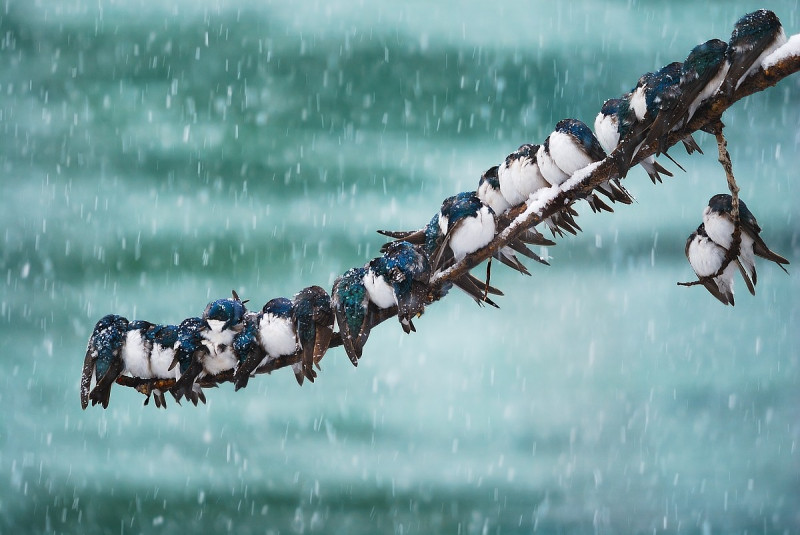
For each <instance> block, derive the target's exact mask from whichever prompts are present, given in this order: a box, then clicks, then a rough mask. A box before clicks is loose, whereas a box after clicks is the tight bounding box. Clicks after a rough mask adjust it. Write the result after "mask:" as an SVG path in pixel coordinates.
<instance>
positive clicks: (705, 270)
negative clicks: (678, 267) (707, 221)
mask: <svg viewBox="0 0 800 535" xmlns="http://www.w3.org/2000/svg"><path fill="white" fill-rule="evenodd" d="M685 252H686V258H687V259H688V260H689V264H690V265H691V266H692V269H693V270H694V272H695V274H696V275H697V277H698V279H699V281H700V283H702V285H703V286H705V288H706V290H708V291H709V292H710V293H711V295H713V296H714V297H716V298H717V299H719V301H720V302H721V303H722V304H724V305H731V306H733V305H734V304H735V303H734V300H733V277H734V273H735V271H736V267H737V266H738V267H739V270H740V271H741V272H742V274H743V275H744V269H743V268H742V265H741V264H740V263H739V261H738V260H737V259H733V260H731V261H729V262H728V265H727V266H725V265H724V263H725V256H726V254H727V252H728V251H727V249H725V248H724V247H722V246H721V245H719V244H717V243H715V242H714V241H713V240H712V239H711V238H709V237H708V234H706V229H705V227H704V226H703V224H702V223H701V224H700V226H699V227H697V230H696V231H694V232H693V233H692V234H690V235H689V238H688V239H687V240H686V249H685Z"/></svg>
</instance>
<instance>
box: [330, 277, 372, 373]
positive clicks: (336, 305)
mask: <svg viewBox="0 0 800 535" xmlns="http://www.w3.org/2000/svg"><path fill="white" fill-rule="evenodd" d="M366 274H367V268H365V267H354V268H350V269H348V270H347V271H345V272H344V274H342V275H341V276H339V277H337V279H336V280H335V281H334V283H333V289H332V290H331V305H332V307H333V312H334V314H335V316H336V324H337V325H338V326H339V334H340V336H341V338H342V345H343V346H344V350H345V352H346V353H347V356H348V358H349V359H350V362H351V363H352V364H353V366H358V361H359V359H360V358H361V355H362V351H363V348H364V344H366V342H367V339H368V338H369V333H370V330H371V329H372V327H374V326H375V318H376V309H377V305H375V303H373V302H372V300H371V299H370V297H369V293H368V292H367V287H366V285H365V284H364V277H365V276H366Z"/></svg>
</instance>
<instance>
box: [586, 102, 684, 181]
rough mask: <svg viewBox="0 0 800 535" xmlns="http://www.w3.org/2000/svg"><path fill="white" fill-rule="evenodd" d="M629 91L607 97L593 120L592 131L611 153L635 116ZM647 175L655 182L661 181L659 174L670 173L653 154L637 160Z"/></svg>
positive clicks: (629, 127) (607, 151)
mask: <svg viewBox="0 0 800 535" xmlns="http://www.w3.org/2000/svg"><path fill="white" fill-rule="evenodd" d="M629 99H630V93H628V94H627V95H625V96H624V97H622V98H612V99H608V100H606V101H605V102H604V103H603V106H602V107H601V108H600V113H598V114H597V117H596V118H595V120H594V133H595V135H596V136H597V140H598V141H599V142H600V145H601V146H602V147H603V150H605V151H606V153H608V154H611V153H612V152H614V150H616V148H617V146H618V145H619V142H620V139H622V138H624V137H625V136H627V135H628V132H629V131H630V129H631V127H632V126H633V123H634V122H635V120H636V119H635V116H634V114H633V111H632V110H631V108H630V100H629ZM639 165H641V166H642V167H643V168H644V170H645V171H646V172H647V176H649V177H650V180H651V181H652V182H653V184H655V183H656V182H661V175H666V176H672V173H671V172H670V171H669V170H667V169H666V168H665V167H663V166H662V165H661V164H659V163H658V162H656V158H655V156H653V155H650V156H648V157H647V158H645V159H643V160H642V161H641V162H639Z"/></svg>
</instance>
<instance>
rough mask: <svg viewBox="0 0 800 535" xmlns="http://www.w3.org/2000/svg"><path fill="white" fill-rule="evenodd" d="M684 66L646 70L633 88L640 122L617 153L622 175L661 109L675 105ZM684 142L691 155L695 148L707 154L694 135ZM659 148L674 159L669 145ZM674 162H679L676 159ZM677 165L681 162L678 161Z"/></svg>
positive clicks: (631, 101)
mask: <svg viewBox="0 0 800 535" xmlns="http://www.w3.org/2000/svg"><path fill="white" fill-rule="evenodd" d="M681 68H682V64H681V63H680V62H678V61H674V62H672V63H669V64H667V65H665V66H663V67H662V68H661V69H659V70H657V71H655V72H648V73H645V74H643V75H642V76H640V77H639V80H638V82H637V83H636V86H635V87H634V88H633V89H631V91H630V97H628V101H629V106H630V109H631V110H633V113H634V118H635V119H636V121H635V122H634V123H633V125H632V127H631V128H630V129H629V130H628V132H627V134H626V135H625V136H624V137H622V138H621V139H620V144H621V145H622V147H623V148H622V150H621V151H619V153H618V155H617V156H616V160H617V164H618V167H619V168H620V173H621V175H622V176H624V175H625V173H626V172H627V170H628V168H629V167H630V163H631V161H632V160H633V158H634V157H635V156H636V153H637V152H638V151H639V148H640V147H641V146H642V145H643V144H644V139H645V137H646V136H647V133H648V131H649V129H650V127H651V125H652V124H653V121H654V120H655V119H656V117H657V116H658V113H659V110H660V109H662V108H665V107H669V106H671V105H672V102H674V101H675V100H676V99H677V98H678V96H679V94H680V87H679V84H680V79H681ZM681 141H682V142H683V146H684V148H685V149H686V152H687V154H692V153H693V152H695V151H696V152H699V153H700V154H703V151H702V150H701V149H700V146H699V145H698V144H697V142H696V141H695V139H694V137H692V135H691V134H688V135H687V136H685V137H684V138H683V139H682V140H681ZM657 150H658V152H659V153H663V154H664V155H665V156H667V157H668V158H670V159H672V158H671V157H670V156H669V154H668V153H667V147H657ZM672 161H673V162H675V160H672ZM675 164H676V165H678V164H677V162H675Z"/></svg>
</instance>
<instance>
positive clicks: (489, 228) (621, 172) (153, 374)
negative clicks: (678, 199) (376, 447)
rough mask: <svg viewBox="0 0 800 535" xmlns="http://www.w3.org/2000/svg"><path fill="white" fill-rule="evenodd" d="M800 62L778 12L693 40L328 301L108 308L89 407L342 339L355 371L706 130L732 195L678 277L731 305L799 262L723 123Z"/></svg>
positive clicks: (690, 248)
mask: <svg viewBox="0 0 800 535" xmlns="http://www.w3.org/2000/svg"><path fill="white" fill-rule="evenodd" d="M798 70H800V35H794V36H792V38H791V39H789V40H788V41H787V39H786V36H785V34H784V32H783V28H782V27H781V24H780V21H779V20H778V18H777V16H775V14H774V13H772V12H771V11H767V10H759V11H756V12H753V13H750V14H747V15H745V16H744V17H742V18H741V19H740V20H739V21H738V22H737V23H736V25H735V26H734V30H733V32H732V34H731V37H730V40H729V41H728V42H727V43H725V42H723V41H721V40H719V39H712V40H710V41H707V42H706V43H703V44H701V45H698V46H697V47H695V48H694V49H693V50H692V51H691V52H690V54H689V56H688V57H687V58H686V59H685V60H684V62H683V63H680V62H673V63H670V64H668V65H666V66H665V67H663V68H662V69H660V70H659V71H656V72H654V73H647V74H645V75H643V76H642V77H641V78H640V79H639V81H638V82H637V83H636V85H635V86H634V87H633V88H632V89H631V91H630V92H629V93H626V94H625V95H622V96H621V97H620V98H617V99H611V100H608V101H606V103H605V104H604V105H603V107H602V109H601V111H600V113H599V114H598V116H597V118H596V119H595V123H594V127H595V132H594V133H593V132H592V131H591V130H590V129H589V127H588V126H587V125H586V124H584V123H583V122H581V121H579V120H577V119H565V120H562V121H560V122H559V123H558V124H557V125H556V129H555V131H554V132H553V133H551V134H550V136H548V137H547V139H545V140H544V142H543V143H542V144H541V145H537V144H530V143H526V144H524V145H522V146H520V148H519V149H518V150H517V151H515V152H513V153H511V154H510V155H509V156H508V157H507V158H506V159H505V160H504V161H503V162H502V163H501V164H500V165H498V166H494V167H491V168H490V169H489V170H488V171H486V172H485V173H483V175H482V176H481V179H480V181H479V183H478V187H477V189H476V191H471V192H463V193H460V194H458V195H455V196H453V197H449V198H448V199H446V200H445V201H444V203H443V204H442V206H441V209H440V210H439V212H437V213H436V214H435V215H434V216H433V218H432V219H431V220H430V222H429V223H428V225H426V226H425V227H423V228H421V229H419V230H415V231H409V232H392V231H379V232H381V233H382V234H384V235H387V236H389V237H392V238H395V240H396V241H394V242H390V243H388V244H386V245H385V246H384V248H383V249H382V252H383V255H382V256H380V257H377V258H375V259H373V260H371V261H370V262H368V263H367V264H366V265H365V266H363V267H356V268H352V269H351V270H348V271H347V272H346V273H345V274H344V275H342V276H341V277H339V278H338V279H337V280H336V282H335V283H334V285H333V290H332V292H331V295H330V296H329V295H328V293H327V292H326V291H325V290H324V289H322V288H320V287H319V286H311V287H308V288H306V289H304V290H302V291H301V292H299V293H298V294H297V295H295V296H294V298H293V299H292V300H289V299H285V298H277V299H273V300H271V301H269V302H267V304H266V305H264V307H262V309H261V310H260V311H258V312H254V311H249V310H247V309H246V307H245V303H246V301H242V300H241V299H239V297H238V295H236V293H235V292H234V293H233V295H232V297H231V298H228V299H219V300H216V301H212V302H211V303H209V305H208V306H207V307H206V310H205V312H204V313H203V315H202V317H195V318H188V319H186V320H184V321H183V322H182V323H181V324H179V325H177V326H173V325H155V324H152V323H149V322H146V321H128V320H127V319H126V318H123V317H121V316H117V315H113V314H110V315H107V316H105V317H103V318H102V319H101V320H100V321H98V323H97V324H96V325H95V328H94V330H93V332H92V335H91V336H90V338H89V343H88V346H87V351H86V357H85V359H84V366H83V371H82V375H81V383H80V390H81V396H80V397H81V405H82V406H83V408H86V407H87V406H88V404H89V402H90V401H91V403H92V405H94V404H100V405H102V406H103V407H104V408H105V407H107V406H108V402H109V396H110V389H111V386H112V385H113V383H114V382H116V383H118V384H121V385H124V386H129V387H133V388H136V389H137V390H138V391H139V392H141V393H142V394H144V395H145V396H147V399H146V400H145V404H147V402H148V401H149V399H150V396H153V397H154V399H155V404H156V406H158V407H165V406H166V401H165V399H164V393H165V392H170V393H172V395H173V396H174V397H175V399H176V400H177V401H179V400H180V399H181V398H182V397H186V398H187V399H189V401H191V402H192V403H194V404H195V405H196V404H197V402H198V401H201V402H205V395H204V394H203V389H204V388H208V387H213V386H216V385H218V384H219V383H223V382H233V383H235V385H236V389H237V390H238V389H239V388H242V387H244V386H246V385H247V382H248V379H249V378H250V377H252V376H255V375H258V374H262V373H271V372H272V371H274V370H277V369H280V368H283V367H288V366H291V367H292V369H293V370H294V373H295V377H296V379H297V382H298V383H299V384H301V385H302V383H303V382H304V380H306V379H307V380H309V381H313V380H314V379H315V378H316V376H317V373H316V371H315V368H316V369H319V363H320V360H321V359H322V358H323V356H324V354H325V352H326V351H327V350H328V349H330V348H333V347H336V346H339V345H343V346H344V348H345V351H346V353H347V355H348V356H349V357H350V360H351V362H352V363H353V365H357V364H358V360H359V359H360V358H361V355H362V352H363V347H364V345H365V343H366V341H367V338H368V336H369V332H370V330H371V329H372V328H374V327H375V326H376V325H378V324H380V323H382V322H384V321H386V320H388V319H390V318H392V317H395V316H397V317H398V320H399V322H400V325H401V327H402V328H403V330H404V331H405V332H406V333H410V332H412V331H416V328H415V327H414V324H413V323H412V320H413V319H414V318H416V317H419V316H420V315H422V313H423V312H424V310H425V307H426V306H428V305H430V304H432V303H434V302H436V301H438V300H440V299H442V298H443V297H444V296H445V295H447V293H448V291H449V290H450V288H451V287H452V286H454V285H455V286H457V287H458V288H460V289H462V290H464V291H465V292H467V293H468V294H469V295H470V296H471V297H472V298H473V299H474V300H475V301H476V302H478V303H479V304H484V303H485V304H490V305H493V306H497V305H496V303H494V301H492V299H491V298H489V295H490V294H491V295H493V296H499V295H502V292H501V291H500V290H499V289H497V288H493V287H492V286H490V285H489V281H488V280H487V281H481V280H480V279H477V278H476V277H474V276H473V275H471V274H470V270H471V269H472V268H474V267H476V266H478V265H479V264H480V263H481V262H483V261H484V260H490V259H491V258H495V259H497V260H499V261H500V262H502V263H504V264H506V265H508V266H510V267H512V268H514V269H516V270H517V271H519V272H521V273H524V274H529V272H528V270H527V268H526V267H525V266H524V265H523V264H522V263H521V262H520V260H519V258H518V257H517V256H516V255H517V254H521V255H523V256H525V257H527V258H531V259H533V260H536V261H537V262H539V263H543V264H546V265H549V264H548V262H547V259H546V257H544V258H543V257H540V256H539V255H537V254H536V253H534V252H533V251H532V250H531V249H530V248H529V247H528V245H540V246H552V245H555V242H553V241H551V240H549V239H547V238H545V237H544V236H542V234H540V233H539V231H538V230H536V228H535V227H536V226H537V225H539V224H540V223H545V224H546V225H547V226H548V227H549V229H550V231H551V232H552V234H553V237H554V238H555V237H556V236H558V237H561V236H563V232H564V231H566V232H567V233H571V234H576V233H577V232H578V231H580V227H579V226H578V224H577V223H576V222H575V217H576V216H577V211H575V208H574V205H575V203H577V202H578V201H579V200H583V199H585V200H587V201H588V202H589V205H590V207H591V208H592V209H593V210H595V211H599V210H603V211H613V209H612V207H611V206H610V205H609V204H607V202H606V201H608V202H609V203H611V204H614V203H621V204H628V203H630V202H631V200H632V197H631V196H630V194H629V193H628V192H627V190H626V189H625V188H624V187H623V186H622V184H621V182H620V181H621V180H622V179H623V178H624V177H625V176H626V174H627V171H628V169H630V167H632V166H634V165H637V164H641V165H642V167H643V168H644V169H645V170H646V171H647V173H648V175H649V176H650V178H651V180H652V182H653V183H654V184H655V183H657V182H660V181H661V176H662V175H663V176H672V173H671V172H670V171H669V170H667V169H666V168H664V167H663V166H661V165H660V164H658V163H657V162H655V156H656V155H660V154H664V155H665V156H667V157H668V158H670V159H672V158H671V157H670V156H669V155H668V154H667V150H668V149H669V148H671V147H672V146H673V145H675V144H676V143H678V142H682V143H683V145H684V146H685V147H686V150H687V152H688V153H690V154H691V153H692V152H694V151H699V147H698V146H697V144H696V142H694V139H693V138H692V137H691V136H692V133H694V132H696V131H698V130H703V131H706V132H710V133H712V134H714V135H715V136H716V138H717V142H718V150H719V159H720V162H721V163H722V165H723V168H724V169H725V171H726V176H727V177H728V184H729V189H730V191H731V194H730V195H728V194H720V195H715V196H714V197H712V198H711V200H710V201H709V203H708V206H707V207H706V208H705V209H704V211H703V223H702V224H701V225H700V227H698V229H697V231H695V232H694V233H693V234H692V235H691V236H690V237H689V240H688V241H687V244H686V255H687V258H688V260H689V262H690V264H691V266H692V268H693V269H694V271H695V273H696V274H697V276H698V280H697V281H694V282H690V283H679V284H681V285H686V286H692V285H696V284H703V285H704V286H705V287H706V288H707V289H708V290H709V292H710V293H712V295H714V296H715V297H717V299H719V300H720V301H721V302H723V303H724V304H731V305H732V304H733V276H734V274H735V268H736V267H738V268H739V271H740V273H741V274H742V276H743V278H744V280H745V283H746V284H747V286H748V289H749V290H750V291H751V293H753V294H754V293H755V284H756V282H757V278H756V271H755V256H760V257H762V258H765V259H767V260H770V261H772V262H775V263H776V264H778V266H779V267H780V268H781V269H783V270H784V271H786V268H785V267H784V265H786V264H788V263H789V262H788V260H786V259H785V258H784V257H782V256H780V255H778V254H777V253H774V252H772V251H771V250H770V249H769V248H768V247H767V246H766V244H765V243H764V241H763V240H762V239H761V237H760V232H761V228H760V226H759V225H758V222H757V221H756V219H755V216H753V214H752V213H751V212H750V211H749V210H748V209H747V206H746V205H745V204H744V202H743V201H741V200H740V199H739V198H738V193H739V189H738V186H737V185H736V181H735V179H734V177H733V171H732V166H731V162H730V156H729V154H728V152H727V148H726V145H727V144H726V141H725V137H724V135H723V133H722V128H723V126H722V122H721V116H722V114H723V112H724V111H725V110H727V109H728V107H730V106H731V105H732V104H733V103H735V102H737V101H738V100H740V99H742V98H744V97H746V96H748V95H751V94H753V93H755V92H758V91H762V90H764V89H766V88H767V87H771V86H774V85H775V84H776V83H777V82H778V81H780V80H781V79H783V78H785V77H787V76H789V75H791V74H794V73H795V72H797V71H798ZM673 161H674V160H673ZM676 165H677V163H676ZM678 167H680V166H679V165H678ZM681 169H682V168H681ZM336 325H338V331H334V327H335V326H336ZM93 379H94V381H95V383H96V384H95V386H94V388H91V386H92V380H93Z"/></svg>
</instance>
